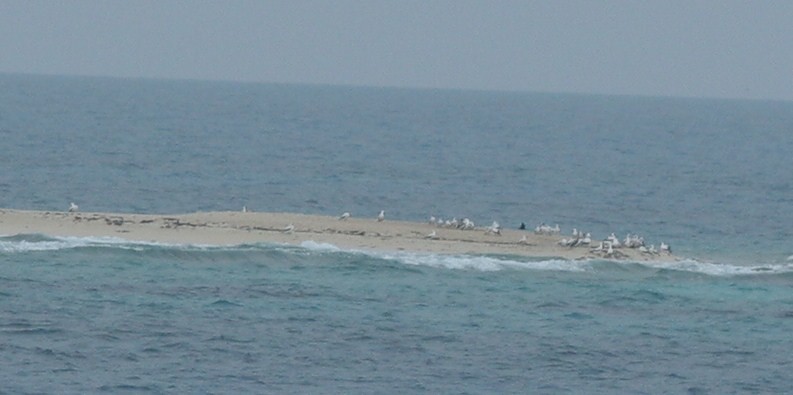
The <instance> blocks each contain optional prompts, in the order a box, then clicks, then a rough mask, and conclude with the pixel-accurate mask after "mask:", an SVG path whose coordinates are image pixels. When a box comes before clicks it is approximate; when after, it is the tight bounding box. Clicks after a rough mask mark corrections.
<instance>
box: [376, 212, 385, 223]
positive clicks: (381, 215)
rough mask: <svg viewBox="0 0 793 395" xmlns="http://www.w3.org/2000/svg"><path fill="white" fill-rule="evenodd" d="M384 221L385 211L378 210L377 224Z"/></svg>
mask: <svg viewBox="0 0 793 395" xmlns="http://www.w3.org/2000/svg"><path fill="white" fill-rule="evenodd" d="M383 220H385V210H380V214H377V222H383Z"/></svg>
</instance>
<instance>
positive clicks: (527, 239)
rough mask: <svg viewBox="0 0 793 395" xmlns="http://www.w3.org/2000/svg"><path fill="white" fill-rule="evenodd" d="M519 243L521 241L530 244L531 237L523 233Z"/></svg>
mask: <svg viewBox="0 0 793 395" xmlns="http://www.w3.org/2000/svg"><path fill="white" fill-rule="evenodd" d="M518 243H520V244H529V238H528V237H526V235H523V237H521V238H520V240H519V241H518Z"/></svg>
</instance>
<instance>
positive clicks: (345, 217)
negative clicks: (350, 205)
mask: <svg viewBox="0 0 793 395" xmlns="http://www.w3.org/2000/svg"><path fill="white" fill-rule="evenodd" d="M347 218H350V213H346V212H345V213H344V214H342V215H341V217H339V219H340V220H345V219H347Z"/></svg>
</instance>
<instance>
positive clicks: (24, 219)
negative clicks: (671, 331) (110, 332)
mask: <svg viewBox="0 0 793 395" xmlns="http://www.w3.org/2000/svg"><path fill="white" fill-rule="evenodd" d="M289 225H292V226H294V229H293V230H292V231H286V230H285V229H286V228H287V226H289ZM433 231H435V233H436V235H437V237H436V238H428V237H427V236H428V235H429V234H430V233H431V232H433ZM30 233H39V234H45V235H49V236H96V237H108V236H109V237H118V238H122V239H126V240H131V241H147V242H148V241H151V242H159V243H174V244H205V245H237V244H244V243H255V242H270V243H282V244H291V245H299V244H301V243H302V242H305V241H314V242H317V243H330V244H333V245H335V246H338V247H340V248H344V249H356V250H377V251H409V252H428V253H441V254H504V255H521V256H530V257H559V258H564V259H587V258H611V259H626V260H633V261H674V260H678V258H677V257H675V256H673V255H670V254H666V253H661V254H654V255H650V254H647V253H642V252H640V251H639V250H637V249H628V248H622V249H619V250H616V251H617V252H616V253H615V254H614V255H613V256H609V257H605V256H604V254H603V253H592V252H590V248H589V247H576V248H568V247H561V246H559V245H557V242H558V241H559V240H560V239H561V238H562V236H548V235H535V234H534V233H532V232H529V231H520V230H510V229H503V230H502V231H501V233H502V234H501V235H495V234H492V233H487V232H486V231H485V228H477V229H474V230H459V229H448V228H439V227H436V226H433V225H430V224H428V223H417V222H406V221H393V220H388V219H386V220H385V221H383V222H378V221H377V219H376V218H374V217H372V218H355V217H351V218H349V219H347V220H343V221H342V220H339V219H338V218H336V217H325V216H316V215H303V214H288V213H258V212H208V213H193V214H178V215H149V214H111V213H81V212H77V213H66V212H44V211H21V210H8V209H2V210H0V235H16V234H30ZM524 235H525V236H526V242H523V243H521V242H520V240H521V238H522V237H523V236H524ZM594 243H596V242H595V241H593V244H594Z"/></svg>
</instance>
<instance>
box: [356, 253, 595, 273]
mask: <svg viewBox="0 0 793 395" xmlns="http://www.w3.org/2000/svg"><path fill="white" fill-rule="evenodd" d="M372 255H374V256H376V257H379V258H383V259H390V260H395V261H398V262H402V263H404V264H407V265H414V266H429V267H438V268H444V269H458V270H479V271H485V272H490V271H499V270H505V269H530V270H554V271H569V272H582V271H586V270H589V269H590V267H591V266H590V265H589V263H588V262H587V261H571V260H564V259H547V260H537V261H518V260H512V259H505V258H496V257H491V256H477V255H444V254H417V253H394V254H372Z"/></svg>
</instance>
